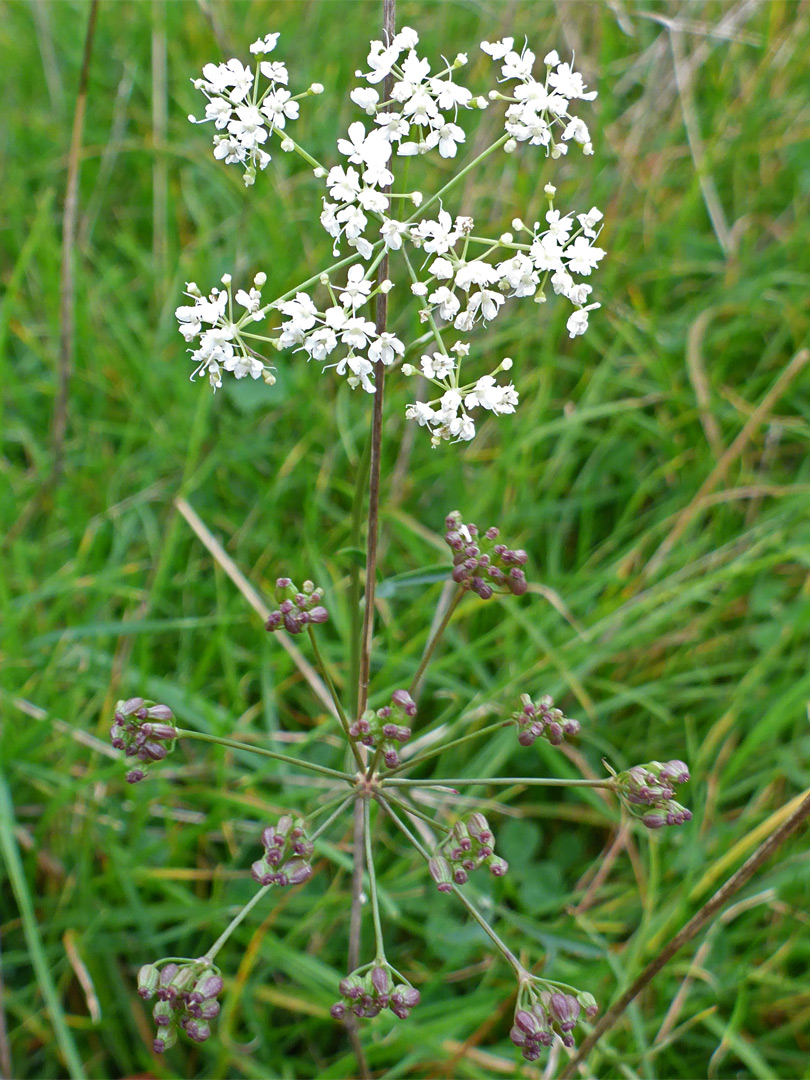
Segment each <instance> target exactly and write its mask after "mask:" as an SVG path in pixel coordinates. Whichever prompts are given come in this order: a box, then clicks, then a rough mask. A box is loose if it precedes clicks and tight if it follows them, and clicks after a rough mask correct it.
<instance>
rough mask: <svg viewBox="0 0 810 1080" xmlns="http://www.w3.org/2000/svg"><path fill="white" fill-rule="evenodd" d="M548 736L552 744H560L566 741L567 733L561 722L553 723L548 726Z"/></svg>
mask: <svg viewBox="0 0 810 1080" xmlns="http://www.w3.org/2000/svg"><path fill="white" fill-rule="evenodd" d="M546 738H547V739H548V741H549V742H550V743H551V745H552V746H559V745H560V743H561V742H564V741H565V734H564V732H563V729H562V727H561V726H560V725H559V724H557V723H553V724H549V725H548V727H547V728H546Z"/></svg>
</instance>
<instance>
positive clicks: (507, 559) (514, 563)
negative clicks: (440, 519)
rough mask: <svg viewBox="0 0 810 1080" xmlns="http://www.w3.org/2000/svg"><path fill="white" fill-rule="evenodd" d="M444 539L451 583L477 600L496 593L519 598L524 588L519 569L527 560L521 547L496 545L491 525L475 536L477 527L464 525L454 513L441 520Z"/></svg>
mask: <svg viewBox="0 0 810 1080" xmlns="http://www.w3.org/2000/svg"><path fill="white" fill-rule="evenodd" d="M444 525H445V530H446V531H445V534H444V539H445V541H446V542H447V544H448V546H449V547H450V549H451V551H452V552H453V574H452V577H453V581H455V582H456V584H458V585H462V586H463V587H464V588H465V589H470V590H471V591H472V592H474V593H476V594H477V595H478V596H480V597H481V599H482V600H489V598H490V597H491V596H492V595H493V594H494V593H496V592H498V593H513V594H514V595H515V596H522V595H523V594H524V593H525V592H526V589H527V588H528V585H527V583H526V575H525V573H524V572H523V570H521V567H522V566H525V565H526V560H527V558H528V556H527V554H526V552H525V551H523V549H522V548H518V549H517V550H513V549H512V548H508V547H507V546H506V544H499V543H496V541H497V539H498V536H499V535H500V532H499V530H498V529H497V528H496V527H495V526H494V525H493V526H492V527H491V528H490V529H487V530H486V532H485V533H483V534H479V531H478V526H477V525H473V524H467V525H465V524H464V522H463V521H462V520H461V514H460V513H459V511H458V510H454V511H453V513H452V514H448V515H447V517H446V518H445V522H444Z"/></svg>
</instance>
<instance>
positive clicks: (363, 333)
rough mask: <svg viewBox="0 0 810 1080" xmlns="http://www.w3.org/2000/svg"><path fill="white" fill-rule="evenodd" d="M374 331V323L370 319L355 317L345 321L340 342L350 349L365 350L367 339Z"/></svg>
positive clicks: (360, 316)
mask: <svg viewBox="0 0 810 1080" xmlns="http://www.w3.org/2000/svg"><path fill="white" fill-rule="evenodd" d="M375 329H376V328H375V326H374V323H373V322H371V320H370V319H364V318H363V316H362V315H355V316H354V318H351V319H347V320H346V324H345V326H344V328H343V332H342V333H341V335H340V340H341V341H342V342H343V344H344V345H349V346H350V347H351V348H352V349H365V347H366V345H367V344H368V340H369V338H370V337H372V336H373V335H374V333H375Z"/></svg>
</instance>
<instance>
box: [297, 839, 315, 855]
mask: <svg viewBox="0 0 810 1080" xmlns="http://www.w3.org/2000/svg"><path fill="white" fill-rule="evenodd" d="M292 850H293V855H300V856H302V857H303V858H305V859H308V858H309V857H310V855H311V854H312V853H313V851H314V850H315V845H314V844H313V843H312V841H311V840H295V841H294V842H293V844H292Z"/></svg>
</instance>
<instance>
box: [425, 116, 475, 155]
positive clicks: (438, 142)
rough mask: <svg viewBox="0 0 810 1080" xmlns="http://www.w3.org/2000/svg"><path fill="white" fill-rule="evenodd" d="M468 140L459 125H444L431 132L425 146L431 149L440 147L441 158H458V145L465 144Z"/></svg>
mask: <svg viewBox="0 0 810 1080" xmlns="http://www.w3.org/2000/svg"><path fill="white" fill-rule="evenodd" d="M466 138H467V136H466V135H465V134H464V132H463V131H462V130H461V128H460V127H459V126H458V124H444V125H443V126H442V127H440V128H434V129H433V130H432V131H431V132H429V134H428V137H427V139H425V145H426V146H427V147H429V148H432V147H434V146H438V147H439V153H440V154H441V156H442V157H443V158H450V157H455V156H456V150H457V144H458V143H463V142H464V140H465V139H466Z"/></svg>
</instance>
